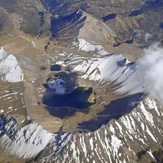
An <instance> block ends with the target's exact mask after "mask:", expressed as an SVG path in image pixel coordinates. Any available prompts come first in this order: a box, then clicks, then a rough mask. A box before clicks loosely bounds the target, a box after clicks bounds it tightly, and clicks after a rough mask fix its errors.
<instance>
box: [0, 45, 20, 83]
mask: <svg viewBox="0 0 163 163" xmlns="http://www.w3.org/2000/svg"><path fill="white" fill-rule="evenodd" d="M0 79H1V80H2V81H5V82H13V83H14V82H20V81H22V80H23V73H22V70H21V68H20V66H19V65H18V62H17V60H16V57H15V56H14V55H12V54H8V53H7V52H5V51H4V49H3V48H1V49H0Z"/></svg>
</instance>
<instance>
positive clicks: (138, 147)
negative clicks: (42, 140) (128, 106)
mask: <svg viewBox="0 0 163 163" xmlns="http://www.w3.org/2000/svg"><path fill="white" fill-rule="evenodd" d="M162 120H163V114H162V112H161V110H160V107H159V105H157V103H156V102H155V101H153V100H151V99H149V98H145V99H144V100H143V101H142V102H141V103H140V104H139V105H138V106H137V107H136V108H135V110H134V111H133V112H132V113H130V114H128V115H125V116H123V117H121V118H120V119H118V120H112V121H110V122H109V123H108V124H107V125H104V126H102V127H101V128H100V129H98V130H97V131H95V132H88V133H81V134H80V133H76V134H74V135H73V137H72V140H71V141H70V142H68V144H67V146H66V147H65V148H64V149H63V152H62V154H60V155H59V154H58V155H57V156H56V155H55V153H54V151H53V150H51V152H50V154H49V157H48V156H47V155H46V154H47V153H48V152H49V151H50V149H47V150H45V151H44V152H43V155H42V156H40V158H39V159H38V162H42V161H43V160H44V156H45V155H46V160H48V161H45V162H56V163H60V162H64V163H67V162H72V163H73V162H76V163H80V162H84V163H90V162H92V163H97V162H98V163H103V162H109V163H115V162H116V163H124V162H126V163H131V162H132V163H134V162H141V161H142V162H143V161H144V162H147V163H149V162H152V161H156V157H155V154H154V152H155V151H157V150H158V149H159V148H162V146H161V143H162V134H163V129H162ZM144 156H145V157H144ZM143 159H144V160H143Z"/></svg>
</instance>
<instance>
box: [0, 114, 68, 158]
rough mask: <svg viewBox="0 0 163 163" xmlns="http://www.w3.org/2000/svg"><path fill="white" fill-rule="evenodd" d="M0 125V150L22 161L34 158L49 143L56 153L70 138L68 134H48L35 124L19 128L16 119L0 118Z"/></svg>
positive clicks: (9, 117)
mask: <svg viewBox="0 0 163 163" xmlns="http://www.w3.org/2000/svg"><path fill="white" fill-rule="evenodd" d="M0 124H1V128H0V133H1V138H0V144H1V148H3V149H4V150H5V152H6V153H7V154H11V155H13V156H15V157H19V158H23V159H27V158H28V159H29V158H34V157H35V156H37V155H38V154H39V153H40V152H41V151H42V150H44V149H45V148H46V147H47V146H48V145H50V143H51V144H52V145H53V150H54V151H55V152H56V153H57V152H59V151H60V150H62V148H63V147H64V146H65V144H66V143H67V142H68V141H69V140H70V138H71V134H69V133H62V132H58V133H56V134H52V133H49V132H47V131H46V130H44V129H43V128H42V127H41V126H40V125H39V124H36V123H30V124H28V125H26V126H24V127H23V128H20V127H19V126H18V124H17V122H16V119H15V118H13V117H11V116H0Z"/></svg>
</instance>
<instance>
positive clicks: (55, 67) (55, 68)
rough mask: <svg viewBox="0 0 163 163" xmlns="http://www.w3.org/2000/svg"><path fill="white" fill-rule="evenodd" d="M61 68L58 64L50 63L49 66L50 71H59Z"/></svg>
mask: <svg viewBox="0 0 163 163" xmlns="http://www.w3.org/2000/svg"><path fill="white" fill-rule="evenodd" d="M61 69H62V67H61V66H60V65H57V64H55V65H52V66H51V67H50V71H60V70H61Z"/></svg>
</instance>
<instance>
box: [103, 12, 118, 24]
mask: <svg viewBox="0 0 163 163" xmlns="http://www.w3.org/2000/svg"><path fill="white" fill-rule="evenodd" d="M116 16H117V14H114V13H113V14H109V15H106V16H104V17H102V19H103V21H104V22H106V21H108V20H112V19H115V18H116Z"/></svg>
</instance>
